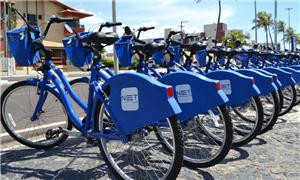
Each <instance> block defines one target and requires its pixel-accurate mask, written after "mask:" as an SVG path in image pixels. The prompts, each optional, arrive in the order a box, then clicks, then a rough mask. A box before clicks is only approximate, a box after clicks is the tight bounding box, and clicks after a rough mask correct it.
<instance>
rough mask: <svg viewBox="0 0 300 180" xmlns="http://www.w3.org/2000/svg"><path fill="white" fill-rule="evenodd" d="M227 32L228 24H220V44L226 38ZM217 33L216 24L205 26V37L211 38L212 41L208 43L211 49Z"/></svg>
mask: <svg viewBox="0 0 300 180" xmlns="http://www.w3.org/2000/svg"><path fill="white" fill-rule="evenodd" d="M226 31H227V24H225V23H220V24H219V31H218V39H217V42H218V43H221V42H222V40H223V39H224V37H225V36H226ZM216 33H217V24H216V23H213V24H205V25H204V35H205V37H210V40H209V41H208V45H209V46H210V47H211V46H213V45H214V43H213V42H212V40H215V38H216Z"/></svg>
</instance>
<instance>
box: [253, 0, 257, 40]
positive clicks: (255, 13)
mask: <svg viewBox="0 0 300 180" xmlns="http://www.w3.org/2000/svg"><path fill="white" fill-rule="evenodd" d="M254 21H255V43H257V27H256V25H257V23H256V21H257V12H256V0H254Z"/></svg>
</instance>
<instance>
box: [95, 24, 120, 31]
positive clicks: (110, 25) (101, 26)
mask: <svg viewBox="0 0 300 180" xmlns="http://www.w3.org/2000/svg"><path fill="white" fill-rule="evenodd" d="M121 25H122V23H121V22H105V23H102V24H101V25H100V28H99V30H98V31H99V32H100V31H101V30H102V29H103V28H104V27H108V28H109V27H113V26H121Z"/></svg>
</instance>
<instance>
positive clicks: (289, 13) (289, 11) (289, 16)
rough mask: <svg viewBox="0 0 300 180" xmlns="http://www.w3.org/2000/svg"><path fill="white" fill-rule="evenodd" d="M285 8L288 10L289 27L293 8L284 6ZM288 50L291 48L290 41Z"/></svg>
mask: <svg viewBox="0 0 300 180" xmlns="http://www.w3.org/2000/svg"><path fill="white" fill-rule="evenodd" d="M285 10H287V11H288V18H289V19H288V20H289V21H288V22H289V28H290V27H291V10H293V8H285ZM289 50H291V42H290V43H289Z"/></svg>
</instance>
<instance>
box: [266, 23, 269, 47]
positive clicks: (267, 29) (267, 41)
mask: <svg viewBox="0 0 300 180" xmlns="http://www.w3.org/2000/svg"><path fill="white" fill-rule="evenodd" d="M265 32H266V41H267V47H269V39H268V29H267V27H265Z"/></svg>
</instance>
